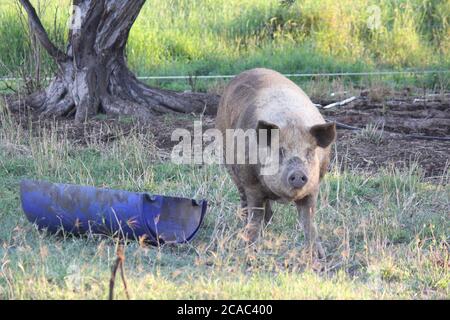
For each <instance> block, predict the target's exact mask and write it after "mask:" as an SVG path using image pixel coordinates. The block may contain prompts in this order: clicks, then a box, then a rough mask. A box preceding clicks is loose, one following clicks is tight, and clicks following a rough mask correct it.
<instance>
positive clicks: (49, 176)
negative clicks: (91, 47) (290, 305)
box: [0, 105, 450, 299]
mask: <svg viewBox="0 0 450 320" xmlns="http://www.w3.org/2000/svg"><path fill="white" fill-rule="evenodd" d="M0 107H2V106H1V105H0ZM117 135H118V137H119V138H118V139H116V140H115V141H112V142H109V143H105V142H102V141H101V140H100V139H99V138H98V137H96V136H91V137H90V138H89V140H88V141H86V143H84V144H80V143H77V142H75V141H74V140H72V139H69V138H68V137H67V131H66V130H65V129H64V126H63V125H61V124H58V123H57V122H54V123H53V124H50V125H46V126H44V125H42V130H40V131H39V133H36V132H34V133H32V132H31V131H29V130H26V129H23V126H21V125H17V123H16V122H15V120H13V118H12V117H11V116H10V115H9V114H8V113H7V112H6V111H5V110H2V112H0V199H1V200H0V222H1V223H0V299H105V298H107V295H108V284H109V277H110V268H111V265H112V263H113V261H114V259H115V249H116V242H115V240H114V239H110V238H97V237H93V236H89V237H84V238H77V237H71V236H66V237H55V236H52V235H49V234H45V232H39V231H38V230H36V228H35V227H34V226H33V225H32V224H30V223H29V222H28V221H27V220H26V218H25V216H24V214H23V212H22V211H21V207H20V201H19V192H18V184H19V181H20V180H21V179H22V178H35V179H45V180H49V181H54V182H67V183H77V184H89V185H95V186H104V187H110V188H121V189H126V190H133V191H144V190H145V191H150V192H154V193H158V194H167V195H181V196H186V197H195V198H206V199H208V200H209V209H208V213H207V216H206V220H205V222H204V224H203V226H202V228H201V230H200V232H199V234H198V235H197V236H196V238H195V239H194V240H193V241H192V242H191V243H189V244H185V245H177V246H173V245H164V246H161V247H159V248H157V247H147V246H142V245H139V243H136V242H131V243H129V244H127V245H126V247H125V255H126V261H125V272H126V276H127V280H128V287H129V291H130V294H131V296H132V298H134V299H169V298H171V299H174V298H175V299H176V298H185V299H215V298H221V299H238V298H241V299H301V298H306V299H315V298H318V299H373V298H376V299H389V298H396V299H411V298H412V299H442V298H444V299H448V298H450V287H449V284H450V273H449V258H450V257H449V250H448V241H449V235H450V233H449V231H450V223H449V221H450V219H449V208H450V188H449V186H448V185H442V184H430V183H426V182H423V180H422V179H421V175H420V170H418V169H417V168H416V167H414V165H412V166H411V167H410V168H409V169H404V170H400V169H398V168H386V169H385V170H382V171H381V172H379V173H378V174H376V175H368V174H364V173H361V172H356V171H352V170H351V168H341V165H340V164H338V163H336V162H334V165H333V168H332V170H331V172H330V173H329V174H328V175H327V177H326V179H325V180H324V182H323V185H322V187H321V193H320V202H319V206H318V226H319V230H320V234H321V236H322V238H323V242H324V244H325V247H326V250H327V253H328V257H327V262H317V261H314V260H311V259H310V258H309V257H307V256H305V255H304V254H303V252H302V244H303V235H302V232H301V230H300V228H299V226H298V225H297V222H296V214H295V212H294V208H293V207H291V206H288V205H277V206H275V214H274V220H273V222H272V223H271V224H270V225H269V226H268V228H267V229H266V230H265V235H264V238H262V239H261V240H260V241H259V242H258V243H257V245H256V249H254V248H247V247H245V246H244V245H243V242H242V239H241V237H240V235H241V231H242V227H243V221H242V220H241V219H240V218H239V217H238V214H237V210H238V202H239V201H238V194H237V191H236V189H235V187H234V186H233V184H232V182H231V180H230V178H229V176H228V175H227V174H226V172H225V170H224V169H222V168H221V167H218V166H203V167H199V166H177V165H174V164H172V163H170V162H161V161H159V160H158V159H157V157H156V156H155V155H156V154H157V153H158V150H157V149H156V148H155V147H154V143H153V142H154V138H153V137H152V135H151V134H138V133H136V132H134V133H133V131H132V132H131V133H130V134H128V135H123V134H122V133H121V132H117ZM143 146H145V147H143ZM446 174H448V172H447V173H446ZM443 181H445V179H443ZM116 294H117V297H118V298H125V294H124V291H123V289H122V287H121V285H120V283H119V282H118V285H117V288H116Z"/></svg>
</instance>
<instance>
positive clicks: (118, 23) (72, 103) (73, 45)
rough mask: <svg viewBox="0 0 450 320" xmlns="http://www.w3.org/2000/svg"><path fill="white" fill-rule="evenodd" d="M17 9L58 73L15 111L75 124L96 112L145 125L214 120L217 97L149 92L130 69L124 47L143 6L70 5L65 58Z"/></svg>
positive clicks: (119, 0) (76, 1)
mask: <svg viewBox="0 0 450 320" xmlns="http://www.w3.org/2000/svg"><path fill="white" fill-rule="evenodd" d="M20 3H21V4H22V6H23V8H24V9H25V11H26V12H27V14H28V19H29V22H30V23H29V24H30V26H31V28H32V31H33V32H34V34H35V35H36V38H37V39H39V41H40V43H41V45H42V46H43V47H44V48H45V50H46V51H47V52H48V53H49V55H50V56H51V57H53V58H54V60H55V62H56V63H57V65H58V72H57V74H56V76H55V78H54V79H53V80H52V81H51V83H50V85H49V86H48V87H47V88H46V89H45V90H43V91H40V92H36V93H33V94H31V95H30V96H28V97H26V98H25V99H24V100H21V101H17V102H16V103H14V104H13V108H18V107H20V106H24V105H25V106H28V107H31V108H33V109H35V110H37V111H38V112H41V113H42V114H43V115H49V116H67V115H70V114H75V120H76V121H77V122H84V121H86V119H88V118H90V117H92V116H94V115H96V114H97V113H99V112H104V113H106V114H114V115H132V116H136V117H139V118H144V119H146V118H149V117H151V116H152V115H153V114H154V113H164V112H183V113H191V112H195V113H200V112H204V113H207V114H215V112H216V110H217V105H218V100H219V97H218V96H216V95H208V94H204V93H179V92H175V91H170V90H163V89H156V88H150V87H148V86H146V85H145V84H143V83H142V82H140V81H139V80H138V79H137V78H136V77H135V76H134V74H133V73H132V72H131V71H130V70H129V69H128V66H127V63H126V59H125V47H126V43H127V39H128V36H129V33H130V29H131V27H132V25H133V23H134V22H135V20H136V18H137V16H138V14H139V12H140V11H141V9H142V6H143V5H144V3H145V0H73V6H74V14H75V13H76V17H75V18H74V19H73V20H72V24H71V29H70V33H69V44H68V47H67V49H66V51H65V52H63V51H62V50H60V49H59V48H57V47H56V46H55V45H54V44H53V43H52V42H51V41H50V39H49V37H48V34H47V32H46V30H45V29H44V27H43V25H42V23H41V21H40V20H39V17H38V15H37V14H36V11H35V9H34V8H33V6H32V5H31V3H30V2H29V1H28V0H20Z"/></svg>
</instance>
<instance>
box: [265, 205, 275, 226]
mask: <svg viewBox="0 0 450 320" xmlns="http://www.w3.org/2000/svg"><path fill="white" fill-rule="evenodd" d="M272 216H273V211H272V205H271V203H270V200H267V201H266V210H265V212H264V222H265V223H266V224H268V223H269V222H270V220H272Z"/></svg>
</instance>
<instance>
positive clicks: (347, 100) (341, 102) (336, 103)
mask: <svg viewBox="0 0 450 320" xmlns="http://www.w3.org/2000/svg"><path fill="white" fill-rule="evenodd" d="M354 100H356V97H355V96H353V97H351V98H348V99H345V100H342V101H338V102H335V103H332V104H329V105H326V106H325V107H323V109H330V108H333V107H342V106H345V105H346V104H349V103H350V102H352V101H354Z"/></svg>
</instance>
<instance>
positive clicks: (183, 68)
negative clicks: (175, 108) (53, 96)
mask: <svg viewBox="0 0 450 320" xmlns="http://www.w3.org/2000/svg"><path fill="white" fill-rule="evenodd" d="M33 3H35V4H36V6H37V8H38V9H37V10H38V12H39V13H40V16H41V17H42V20H43V23H44V25H45V26H46V28H47V30H48V31H49V33H50V37H51V39H52V40H53V41H54V42H55V43H57V44H58V45H59V46H60V47H63V46H64V43H65V41H66V37H67V32H66V31H67V25H68V24H67V21H68V17H69V16H70V13H71V10H70V6H69V3H70V1H69V0H40V1H33ZM38 4H39V5H38ZM374 6H375V9H374ZM377 10H379V25H377V26H378V27H377V28H375V29H370V28H369V27H368V23H370V21H372V20H371V17H376V12H377ZM374 12H375V13H374ZM18 16H19V15H18V9H17V5H15V4H14V1H10V0H0V61H1V63H0V76H14V75H17V74H20V73H21V72H20V71H21V70H22V69H23V68H25V69H26V70H27V71H30V69H31V72H35V69H36V68H35V67H34V64H35V62H36V58H35V56H33V55H30V46H29V41H27V39H28V35H27V33H26V32H24V31H23V30H24V28H23V26H24V25H26V21H25V20H21V19H18ZM449 17H450V2H449V1H442V0H394V1H390V0H389V1H370V0H344V1H333V0H319V1H317V0H304V1H289V0H285V1H279V0H267V1H261V0H168V1H156V0H149V1H147V2H146V4H145V6H144V8H143V10H142V11H141V13H140V16H139V17H138V19H137V21H136V23H135V25H134V27H133V29H132V32H131V35H130V38H129V45H128V61H129V64H130V67H131V69H132V70H133V71H135V72H136V73H137V74H138V75H144V76H145V75H215V74H236V73H239V72H240V71H242V70H246V69H249V68H252V67H256V66H265V67H268V68H272V69H275V70H277V71H280V72H284V73H295V72H300V73H311V72H342V71H344V72H358V71H371V70H404V69H407V68H408V69H414V70H420V69H432V70H433V69H439V70H440V69H448V67H449V66H450V61H449V56H450V28H449ZM376 19H377V18H375V23H377V20H376ZM41 55H42V60H43V65H44V68H43V70H39V72H40V75H41V76H42V77H44V76H46V75H51V74H52V73H53V70H52V71H51V72H48V73H47V72H46V71H47V70H50V69H52V68H53V67H54V66H53V64H52V62H51V61H50V59H49V58H48V57H47V56H46V54H45V53H41ZM30 67H31V68H30ZM22 73H23V72H22ZM353 80H362V79H359V78H353ZM364 80H366V79H364ZM384 80H386V79H384ZM388 80H392V81H393V82H399V81H401V82H406V81H411V79H402V77H398V76H397V77H393V78H391V79H388ZM412 80H413V81H414V80H417V79H412ZM439 80H441V79H440V78H439V77H438V78H437V77H436V76H435V75H431V76H427V77H425V79H421V81H424V82H425V83H426V85H427V86H429V87H433V86H435V85H436V84H437V82H438V81H439ZM446 81H447V82H448V76H447V78H446ZM152 84H155V85H160V86H161V85H162V86H168V87H172V88H175V89H184V88H185V87H186V83H184V82H180V81H178V82H166V81H164V82H155V81H154V82H153V83H152ZM212 84H213V82H212V81H208V82H207V83H199V84H198V85H197V87H198V89H206V87H208V86H211V85H212ZM446 85H448V84H447V83H446Z"/></svg>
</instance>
